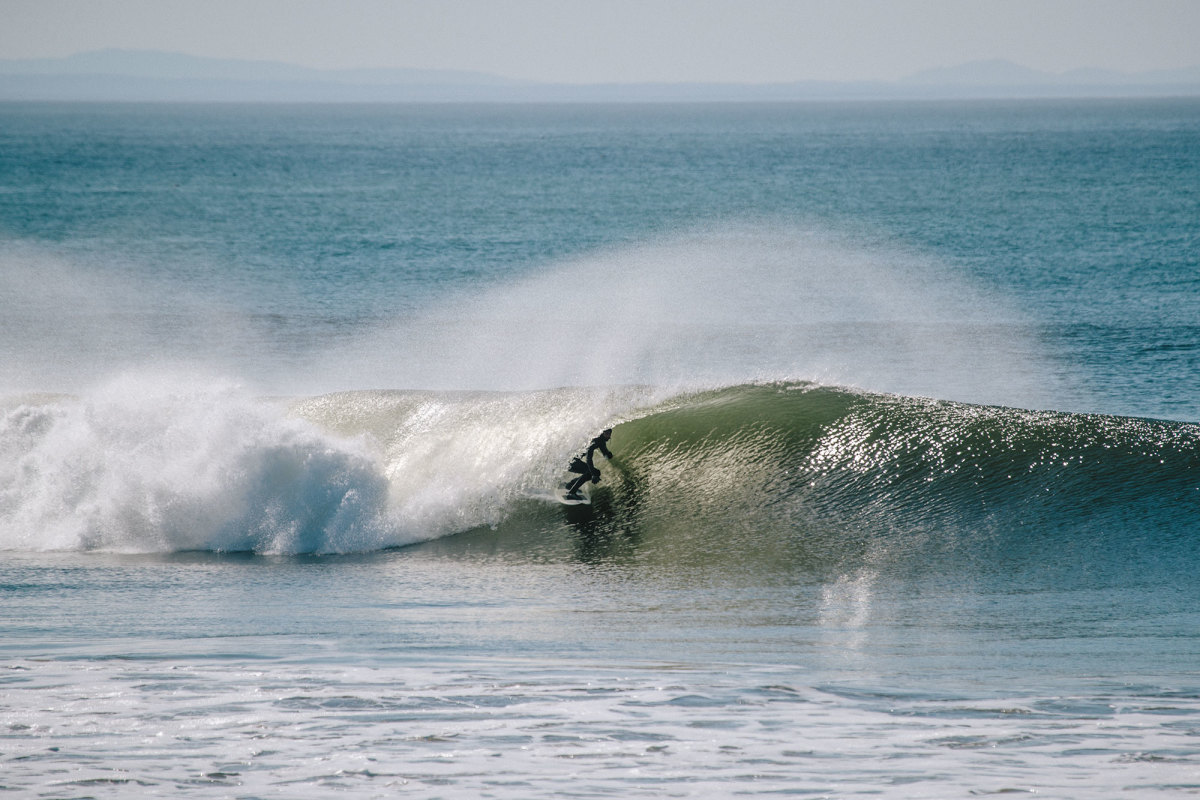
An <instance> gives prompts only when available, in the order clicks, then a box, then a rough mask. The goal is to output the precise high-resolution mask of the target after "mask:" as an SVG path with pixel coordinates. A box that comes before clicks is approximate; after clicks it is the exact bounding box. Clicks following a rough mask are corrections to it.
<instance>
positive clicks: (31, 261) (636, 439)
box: [0, 99, 1200, 800]
mask: <svg viewBox="0 0 1200 800" xmlns="http://www.w3.org/2000/svg"><path fill="white" fill-rule="evenodd" d="M1198 423H1200V100H1196V99H1154V100H1038V101H986V102H983V101H981V102H961V101H954V102H951V101H946V102H927V103H926V102H888V103H884V102H861V103H858V102H847V103H829V104H822V103H808V104H762V105H759V104H707V105H687V104H676V105H652V104H644V105H602V104H579V105H571V104H561V105H454V104H447V105H327V106H326V105H282V104H281V105H170V104H163V105H152V104H151V105H105V104H18V103H9V104H0V600H2V602H0V793H3V794H5V795H9V796H13V797H39V798H41V797H45V798H84V797H88V798H112V797H198V798H207V797H211V798H267V797H283V798H309V797H313V798H315V797H322V798H324V797H329V796H344V797H396V796H401V797H420V798H466V797H471V798H475V797H490V798H522V799H523V800H524V799H526V798H551V797H553V798H571V797H574V798H596V797H621V798H626V797H656V798H657V797H697V798H714V797H735V796H738V797H740V796H754V795H771V796H774V795H798V796H806V797H828V798H844V797H859V796H872V797H893V798H949V797H956V798H957V797H967V796H976V795H982V796H987V795H993V794H1010V793H1012V794H1033V795H1037V796H1039V797H1054V798H1097V799H1099V798H1105V799H1106V800H1107V799H1109V798H1155V797H1164V798H1165V797H1178V796H1185V795H1190V794H1197V793H1200V666H1198V665H1200V577H1198V574H1200V524H1198V523H1197V512H1198V511H1200V427H1198ZM608 427H611V428H612V429H613V435H612V440H611V442H610V444H609V446H610V448H611V450H612V452H613V458H612V459H611V460H606V459H605V458H603V457H601V456H598V457H597V466H598V467H599V468H600V470H601V473H602V479H601V480H600V482H599V483H596V484H593V485H590V487H589V492H590V502H589V504H587V505H579V506H564V505H561V504H560V503H559V502H558V500H557V497H556V495H555V492H556V490H557V487H558V486H559V485H560V484H561V482H562V481H563V480H564V477H565V475H566V466H567V464H568V463H569V462H570V460H571V459H572V457H574V456H575V455H576V454H578V453H579V452H581V451H582V450H583V448H584V447H586V445H587V443H588V441H589V440H590V439H591V437H593V436H595V435H596V434H597V433H598V432H599V431H600V430H601V429H603V428H608Z"/></svg>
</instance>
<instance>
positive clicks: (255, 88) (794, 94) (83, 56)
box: [0, 50, 1200, 102]
mask: <svg viewBox="0 0 1200 800" xmlns="http://www.w3.org/2000/svg"><path fill="white" fill-rule="evenodd" d="M1139 95H1147V96H1163V95H1190V96H1200V65H1198V66H1196V67H1191V68H1188V69H1181V70H1160V71H1156V72H1145V73H1140V74H1125V73H1116V72H1109V71H1105V70H1096V69H1081V70H1073V71H1071V72H1066V73H1062V74H1054V73H1049V72H1041V71H1038V70H1033V69H1029V68H1028V67H1023V66H1020V65H1018V64H1014V63H1012V62H1009V61H1000V60H992V61H976V62H971V63H968V64H961V65H958V66H954V67H941V68H937V69H930V70H924V71H922V72H919V73H917V74H915V75H912V76H910V77H908V78H905V79H903V80H900V81H865V82H833V81H805V82H796V83H775V84H732V83H731V84H718V83H680V84H668V83H639V84H591V85H570V84H553V83H537V82H534V81H519V80H512V79H509V78H504V77H500V76H498V75H492V74H489V73H483V72H467V71H454V70H422V69H353V70H320V69H312V68H309V67H301V66H296V65H293V64H283V63H278V62H273V61H247V60H229V59H217V58H204V57H200V56H191V55H184V54H180V53H163V52H156V51H145V50H100V51H95V52H88V53H79V54H77V55H73V56H67V57H65V58H42V59H27V60H0V100H9V101H12V100H52V101H106V102H113V101H118V102H119V101H129V102H713V101H722V102H736V101H757V102H778V101H800V100H873V99H941V98H972V97H1049V96H1139Z"/></svg>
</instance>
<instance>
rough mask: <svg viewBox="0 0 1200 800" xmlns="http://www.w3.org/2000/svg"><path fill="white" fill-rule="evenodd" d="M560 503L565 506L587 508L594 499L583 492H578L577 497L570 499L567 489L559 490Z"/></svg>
mask: <svg viewBox="0 0 1200 800" xmlns="http://www.w3.org/2000/svg"><path fill="white" fill-rule="evenodd" d="M558 502H560V503H562V504H563V505H564V506H586V505H590V504H591V502H592V498H590V497H588V496H587V495H586V494H585V493H584V492H583V491H582V490H581V491H579V492H576V494H575V497H568V496H567V490H566V489H559V490H558Z"/></svg>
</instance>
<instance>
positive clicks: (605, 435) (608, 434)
mask: <svg viewBox="0 0 1200 800" xmlns="http://www.w3.org/2000/svg"><path fill="white" fill-rule="evenodd" d="M600 438H601V439H605V440H608V439H611V438H612V428H605V429H604V430H602V431H600Z"/></svg>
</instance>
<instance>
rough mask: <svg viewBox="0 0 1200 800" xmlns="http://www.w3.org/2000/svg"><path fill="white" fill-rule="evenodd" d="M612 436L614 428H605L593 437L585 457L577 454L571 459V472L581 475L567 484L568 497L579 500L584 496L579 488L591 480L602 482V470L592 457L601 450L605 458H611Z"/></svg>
mask: <svg viewBox="0 0 1200 800" xmlns="http://www.w3.org/2000/svg"><path fill="white" fill-rule="evenodd" d="M611 438H612V428H605V429H604V430H602V431H600V435H599V436H597V437H596V438H595V439H592V441H591V444H589V445H588V447H587V451H586V452H585V453H584V454H583V457H582V458H581V457H579V456H575V458H574V459H573V460H572V461H571V465H570V466H568V467H567V470H568V471H570V472H575V473H578V474H579V477H578V478H576V479H575V480H573V481H571V482H570V483H568V484H567V499H568V500H578V499H580V498H581V497H582V495H580V494H579V488H580V487H581V486H583V484H585V483H587V482H588V481H589V480H590V481H591V482H592V483H599V482H600V470H598V469H596V467H595V465H594V464H592V458H594V457H595V455H596V451H597V450H599V451H600V452H601V453H603V454H604V457H605V458H608V459H611V458H612V457H613V455H612V453H610V452H608V440H609V439H611Z"/></svg>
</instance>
